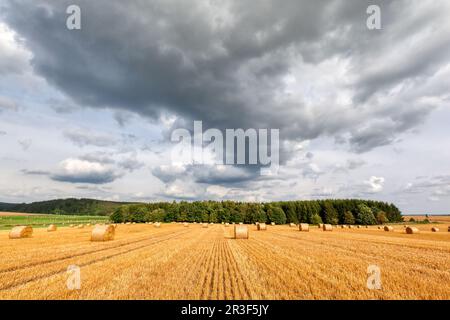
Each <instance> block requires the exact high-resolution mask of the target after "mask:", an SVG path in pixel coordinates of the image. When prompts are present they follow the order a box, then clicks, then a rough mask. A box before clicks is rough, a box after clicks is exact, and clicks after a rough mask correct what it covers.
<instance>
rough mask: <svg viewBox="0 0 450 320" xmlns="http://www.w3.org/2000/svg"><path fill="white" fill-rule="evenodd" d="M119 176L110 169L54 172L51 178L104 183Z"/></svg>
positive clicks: (71, 181) (63, 180)
mask: <svg viewBox="0 0 450 320" xmlns="http://www.w3.org/2000/svg"><path fill="white" fill-rule="evenodd" d="M119 177H120V175H117V174H116V173H115V172H114V171H112V170H110V171H105V172H91V173H66V174H64V173H61V174H54V175H52V176H51V179H52V180H54V181H60V182H69V183H90V184H105V183H110V182H113V181H114V180H116V179H117V178H119Z"/></svg>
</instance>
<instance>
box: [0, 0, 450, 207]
mask: <svg viewBox="0 0 450 320" xmlns="http://www.w3.org/2000/svg"><path fill="white" fill-rule="evenodd" d="M71 4H77V5H79V6H80V7H81V10H82V12H81V23H82V25H81V26H82V29H81V30H68V29H67V28H66V18H67V14H66V8H67V7H68V6H69V5H71ZM369 4H378V5H379V6H380V7H381V18H382V29H381V30H369V29H368V28H367V26H366V19H367V14H366V9H367V7H368V5H369ZM449 16H450V1H447V0H420V1H419V0H416V1H407V0H404V1H401V0H391V1H362V0H353V1H351V0H330V1H312V0H308V1H303V0H277V1H275V0H274V1H269V0H258V1H245V0H235V1H234V0H220V1H219V0H209V1H208V0H202V1H197V0H189V1H185V0H154V1H140V0H136V1H110V0H108V1H107V0H96V1H89V0H85V1H77V0H70V1H65V0H62V1H36V0H29V1H22V0H17V1H15V0H11V1H9V0H0V143H1V151H0V201H4V202H28V201H36V200H44V199H54V198H61V197H93V198H100V199H113V200H129V201H154V200H173V199H176V200H181V199H186V200H194V199H217V200H218V199H235V200H248V201H270V200H288V199H320V198H329V197H333V198H348V197H352V198H370V199H379V200H386V201H393V202H395V203H396V204H397V205H398V206H399V207H400V208H401V209H402V210H403V212H404V213H424V212H427V213H448V212H449V211H450V165H449V164H450V148H449V146H450V125H449V123H450V108H449V106H450V90H449V88H450V19H449V18H448V17H449ZM194 120H201V121H203V126H204V128H219V129H224V128H244V129H247V128H278V129H280V138H281V142H280V143H281V147H282V164H281V168H280V171H279V174H278V175H277V176H272V177H263V176H260V175H259V170H257V168H254V167H252V166H247V167H245V166H244V167H237V166H213V165H208V166H206V165H197V166H180V165H174V163H173V162H172V161H171V157H170V154H171V150H172V148H173V146H174V145H173V144H172V143H170V141H169V139H168V137H170V133H171V131H172V130H173V129H174V128H179V127H186V128H190V127H192V123H193V121H194Z"/></svg>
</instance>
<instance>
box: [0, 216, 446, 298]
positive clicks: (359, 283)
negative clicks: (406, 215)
mask: <svg viewBox="0 0 450 320" xmlns="http://www.w3.org/2000/svg"><path fill="white" fill-rule="evenodd" d="M439 227H440V228H441V231H440V232H438V233H432V232H430V231H429V230H430V228H431V225H426V226H419V228H420V229H421V230H422V232H421V233H420V234H414V235H406V234H404V233H403V232H404V231H403V230H404V229H403V225H399V226H396V227H395V228H396V230H395V231H394V232H384V231H382V230H378V229H377V228H376V227H371V228H369V229H335V230H333V231H332V232H323V231H321V230H320V229H318V228H317V227H313V226H311V231H310V232H299V231H298V229H297V228H290V227H289V226H268V230H267V231H256V227H255V226H249V228H250V239H248V240H235V239H231V238H230V235H231V231H232V226H229V227H228V228H227V227H225V226H224V225H219V224H216V225H210V226H209V227H208V228H202V227H201V226H200V225H199V224H190V225H189V227H183V225H181V224H163V225H162V226H161V228H159V229H158V228H154V227H153V226H152V225H146V224H136V225H119V226H118V227H117V230H116V238H115V240H113V241H109V242H103V243H98V242H96V243H94V242H90V241H89V238H90V233H91V230H92V228H84V229H70V228H60V229H58V231H56V232H51V233H48V232H46V230H45V229H35V230H34V234H33V237H32V238H28V239H17V240H10V239H8V232H7V231H0V299H450V285H449V283H450V232H447V225H439ZM69 265H78V266H79V267H80V268H81V269H80V270H81V289H80V290H69V289H67V285H66V282H67V278H68V274H67V268H68V266H69ZM369 265H377V266H379V267H380V270H381V281H382V289H381V290H370V289H368V288H367V286H366V283H367V277H368V274H367V267H368V266H369Z"/></svg>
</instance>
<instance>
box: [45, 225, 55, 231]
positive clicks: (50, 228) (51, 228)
mask: <svg viewBox="0 0 450 320" xmlns="http://www.w3.org/2000/svg"><path fill="white" fill-rule="evenodd" d="M52 231H56V225H54V224H51V225H49V226H48V228H47V232H52Z"/></svg>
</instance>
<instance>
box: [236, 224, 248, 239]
mask: <svg viewBox="0 0 450 320" xmlns="http://www.w3.org/2000/svg"><path fill="white" fill-rule="evenodd" d="M234 238H235V239H248V227H247V226H244V225H235V226H234Z"/></svg>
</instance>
